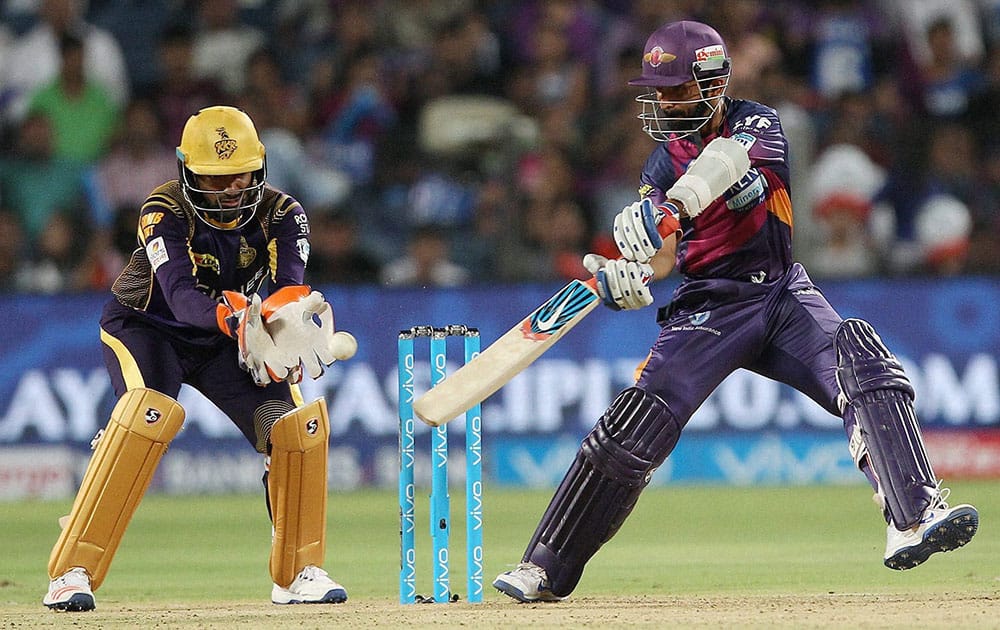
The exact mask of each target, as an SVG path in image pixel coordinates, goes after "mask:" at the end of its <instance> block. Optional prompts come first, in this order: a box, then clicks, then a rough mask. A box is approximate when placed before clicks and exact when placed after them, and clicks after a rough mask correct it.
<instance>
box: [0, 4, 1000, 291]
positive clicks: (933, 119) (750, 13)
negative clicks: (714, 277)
mask: <svg viewBox="0 0 1000 630" xmlns="http://www.w3.org/2000/svg"><path fill="white" fill-rule="evenodd" d="M0 6H2V8H0V225H2V228H0V289H2V290H4V291H26V292H44V293H54V292H61V291H88V290H103V289H105V288H106V287H108V286H109V285H110V283H111V282H112V281H113V280H114V277H115V275H116V274H117V272H118V270H119V269H120V268H121V266H122V264H123V262H124V260H125V259H126V258H127V257H128V255H129V253H130V252H131V250H132V249H134V247H135V230H136V225H135V224H136V216H137V212H138V208H139V206H140V205H141V203H142V201H143V200H144V199H145V197H146V195H147V194H148V193H149V192H150V190H152V188H154V187H155V186H157V185H159V184H160V183H162V182H164V181H166V180H168V179H172V178H175V177H176V174H177V165H176V158H175V155H174V147H175V146H176V144H177V143H178V141H179V138H180V131H181V128H182V127H183V125H184V123H185V121H186V120H187V118H188V116H190V115H191V114H192V113H194V112H195V111H197V110H198V109H199V108H201V107H203V106H207V105H213V104H231V105H236V106H238V107H241V108H243V109H245V110H246V111H247V112H248V113H249V114H250V115H251V117H252V118H253V119H254V121H255V122H256V124H257V127H258V130H259V131H260V135H261V139H262V141H263V143H264V145H265V146H266V148H267V165H268V181H269V183H271V184H272V185H273V186H275V187H277V188H280V189H282V190H285V191H286V192H288V193H290V194H292V195H293V196H295V197H296V198H297V199H299V201H301V202H302V204H303V206H304V207H305V209H306V212H307V213H308V214H309V216H310V219H311V223H312V256H311V259H310V263H309V271H308V274H309V279H310V281H311V282H312V283H314V284H324V283H379V284H382V285H383V286H402V285H419V286H430V285H434V286H454V285H461V284H467V283H483V282H489V283H497V282H543V281H551V280H560V279H566V278H573V277H585V275H586V272H585V271H584V270H583V267H582V265H581V263H580V259H581V257H582V255H583V254H584V253H586V252H588V251H607V249H608V240H607V239H608V235H609V233H610V225H611V217H613V216H614V214H615V213H617V212H618V211H619V210H620V209H621V208H622V207H623V206H624V205H626V204H628V203H630V202H632V201H634V200H635V199H636V195H637V188H638V175H639V172H640V169H641V166H642V164H643V162H644V161H645V158H646V157H647V155H648V154H649V152H650V151H651V149H652V148H653V147H654V144H653V141H652V140H651V139H649V138H648V137H647V136H646V135H645V134H644V133H642V131H641V126H640V123H639V121H638V120H637V119H636V116H637V114H638V112H639V106H638V104H637V103H636V102H635V100H634V99H635V97H636V96H637V95H638V88H632V87H629V86H628V85H627V84H626V81H627V79H629V78H631V77H633V76H636V75H637V74H638V73H639V71H640V59H641V52H642V45H643V43H644V42H645V39H646V37H647V36H648V34H649V33H650V32H651V31H652V30H653V29H655V28H656V27H657V26H659V25H660V24H662V23H664V22H667V21H669V20H674V19H683V18H691V19H698V20H701V21H704V22H706V23H709V24H711V25H713V26H714V27H715V28H716V29H717V30H718V31H719V32H720V33H721V34H722V36H723V38H724V39H725V40H726V42H727V44H728V46H729V51H730V55H731V57H732V59H733V76H732V81H731V84H730V87H729V90H728V95H729V96H732V97H735V98H751V99H754V100H758V101H761V102H763V103H765V104H768V105H770V106H772V107H774V108H775V109H777V110H778V112H779V115H780V116H781V119H782V123H783V126H784V129H785V132H786V135H787V136H788V138H789V143H790V154H791V160H792V178H793V179H792V198H793V205H794V208H795V238H796V240H795V247H796V250H795V253H796V257H797V258H798V259H800V260H802V261H803V262H804V263H806V265H807V267H808V268H809V269H810V272H811V274H812V275H813V276H815V277H817V278H847V277H869V276H888V275H891V276H899V275H931V276H944V275H954V274H996V273H1000V255H998V254H997V252H998V251H1000V249H998V248H1000V133H998V130H1000V123H998V122H997V120H998V112H1000V0H815V1H808V2H806V1H792V0H731V1H729V0H727V1H725V2H720V1H716V0H634V1H628V0H604V1H599V0H511V1H499V0H478V1H476V0H364V1H360V0H199V1H184V0H89V1H88V0H17V1H11V2H5V3H3V4H2V5H0ZM612 247H613V245H612Z"/></svg>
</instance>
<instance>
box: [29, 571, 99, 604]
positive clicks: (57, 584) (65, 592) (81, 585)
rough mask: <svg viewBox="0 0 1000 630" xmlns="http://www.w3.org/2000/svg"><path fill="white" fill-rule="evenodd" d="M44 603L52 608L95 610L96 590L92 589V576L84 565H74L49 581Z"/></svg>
mask: <svg viewBox="0 0 1000 630" xmlns="http://www.w3.org/2000/svg"><path fill="white" fill-rule="evenodd" d="M42 603H43V604H45V605H46V606H48V607H49V608H51V609H52V610H65V611H69V612H82V611H85V610H93V609H94V606H95V603H94V591H92V590H90V576H89V575H87V570H86V569H84V568H82V567H73V568H72V569H70V570H69V571H67V572H66V573H63V574H62V575H60V576H59V577H57V578H56V579H54V580H52V581H51V582H49V592H48V593H46V594H45V598H44V599H42Z"/></svg>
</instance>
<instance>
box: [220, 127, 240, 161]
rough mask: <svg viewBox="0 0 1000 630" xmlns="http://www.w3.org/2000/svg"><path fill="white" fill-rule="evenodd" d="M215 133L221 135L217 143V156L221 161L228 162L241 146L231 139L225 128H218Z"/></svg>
mask: <svg viewBox="0 0 1000 630" xmlns="http://www.w3.org/2000/svg"><path fill="white" fill-rule="evenodd" d="M215 131H216V133H218V134H219V139H218V140H216V141H215V154H216V155H217V156H219V159H220V160H228V159H229V158H231V157H232V156H233V153H235V152H236V149H238V148H239V146H240V145H239V143H238V142H236V141H235V140H233V139H232V138H230V137H229V132H227V131H226V128H225V127H218V128H216V130H215Z"/></svg>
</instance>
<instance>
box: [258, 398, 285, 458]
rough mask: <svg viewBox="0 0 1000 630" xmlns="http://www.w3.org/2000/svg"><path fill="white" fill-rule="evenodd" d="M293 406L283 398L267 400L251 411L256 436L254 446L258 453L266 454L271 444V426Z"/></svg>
mask: <svg viewBox="0 0 1000 630" xmlns="http://www.w3.org/2000/svg"><path fill="white" fill-rule="evenodd" d="M294 409H295V407H294V406H293V405H292V404H291V403H289V402H285V401H284V400H269V401H267V402H266V403H264V404H262V405H261V406H260V407H257V409H255V410H254V412H253V431H254V435H255V436H256V437H257V440H256V442H255V443H254V448H255V449H256V450H257V452H258V453H261V454H263V455H268V454H269V453H270V446H271V428H272V427H273V426H274V423H275V422H277V421H278V419H279V418H281V416H283V415H285V414H287V413H288V412H290V411H293V410H294Z"/></svg>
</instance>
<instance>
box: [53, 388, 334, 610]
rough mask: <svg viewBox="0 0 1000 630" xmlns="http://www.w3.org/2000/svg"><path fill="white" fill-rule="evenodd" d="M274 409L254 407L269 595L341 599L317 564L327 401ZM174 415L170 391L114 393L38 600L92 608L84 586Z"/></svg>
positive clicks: (146, 479) (99, 568)
mask: <svg viewBox="0 0 1000 630" xmlns="http://www.w3.org/2000/svg"><path fill="white" fill-rule="evenodd" d="M272 407H273V408H274V409H275V410H277V409H280V408H281V407H282V405H280V403H278V404H274V405H272ZM274 414H275V411H273V410H272V411H268V410H266V409H265V410H262V413H261V414H260V417H261V428H262V430H263V431H264V432H265V435H264V440H263V441H264V442H265V443H266V444H268V446H269V449H268V450H269V452H270V457H269V459H270V465H269V472H267V473H265V477H264V483H265V486H266V489H267V490H266V492H267V503H268V505H269V507H270V512H271V518H272V521H273V523H274V535H273V539H272V542H271V561H270V568H271V577H272V579H273V580H274V587H273V588H272V590H271V599H272V601H273V602H274V603H276V604H298V603H317V602H329V603H339V602H342V601H345V600H346V599H347V591H346V590H345V589H344V588H343V587H342V586H340V585H339V584H337V583H336V582H334V581H333V580H331V579H330V578H329V577H328V576H327V575H326V573H325V572H324V571H323V570H322V569H321V567H322V566H323V559H324V556H325V553H326V496H327V487H326V477H327V474H326V467H327V450H328V444H329V442H328V440H329V437H330V423H329V420H328V419H327V412H326V404H325V403H324V401H323V399H322V398H320V399H317V400H316V401H314V402H312V403H311V404H308V405H305V406H302V407H297V408H295V409H292V410H290V411H289V412H287V413H285V414H284V415H281V416H280V417H278V418H277V419H274V417H273V416H274ZM268 415H270V416H272V417H271V418H267V416H268ZM183 423H184V410H183V409H182V408H181V406H180V405H179V404H177V401H175V400H174V399H173V398H171V397H170V396H166V395H164V394H161V393H159V392H156V391H154V390H151V389H145V388H138V389H132V390H129V391H128V392H126V393H125V395H124V396H122V397H121V399H119V401H118V404H117V405H115V408H114V411H112V413H111V421H110V422H109V423H108V426H107V428H106V429H105V430H104V432H103V433H102V434H101V436H100V437H99V438H98V440H97V442H96V444H95V448H94V454H93V457H92V458H91V461H90V465H89V466H88V468H87V472H86V474H85V476H84V478H83V484H82V485H81V487H80V491H79V493H78V494H77V497H76V501H75V502H74V503H73V510H72V511H71V512H70V514H69V516H68V517H67V518H64V519H63V521H62V524H63V530H62V533H61V534H60V536H59V540H58V542H57V543H56V546H55V547H54V548H53V549H52V555H51V556H50V558H49V576H50V578H51V579H52V582H51V585H50V587H49V592H48V594H47V595H46V597H45V605H46V606H49V607H50V608H55V609H59V610H90V609H92V608H94V594H93V591H95V590H97V589H98V587H100V585H101V584H102V583H103V582H104V577H105V576H106V575H107V572H108V567H109V566H110V565H111V560H112V558H113V557H114V554H115V551H116V550H117V549H118V544H119V543H120V542H121V539H122V536H123V535H124V534H125V528H126V527H127V526H128V523H129V520H130V519H131V518H132V515H133V514H134V513H135V510H136V508H137V507H138V505H139V501H140V500H142V496H143V494H144V493H145V492H146V489H147V488H148V487H149V483H150V481H151V480H152V478H153V473H154V472H155V471H156V466H157V464H158V463H159V461H160V458H161V457H162V456H163V454H164V452H166V450H167V446H168V445H169V444H170V441H171V440H173V439H174V436H176V435H177V432H178V431H180V428H181V425H182V424H183ZM267 431H270V438H269V439H268V438H267V436H266V432H267Z"/></svg>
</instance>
